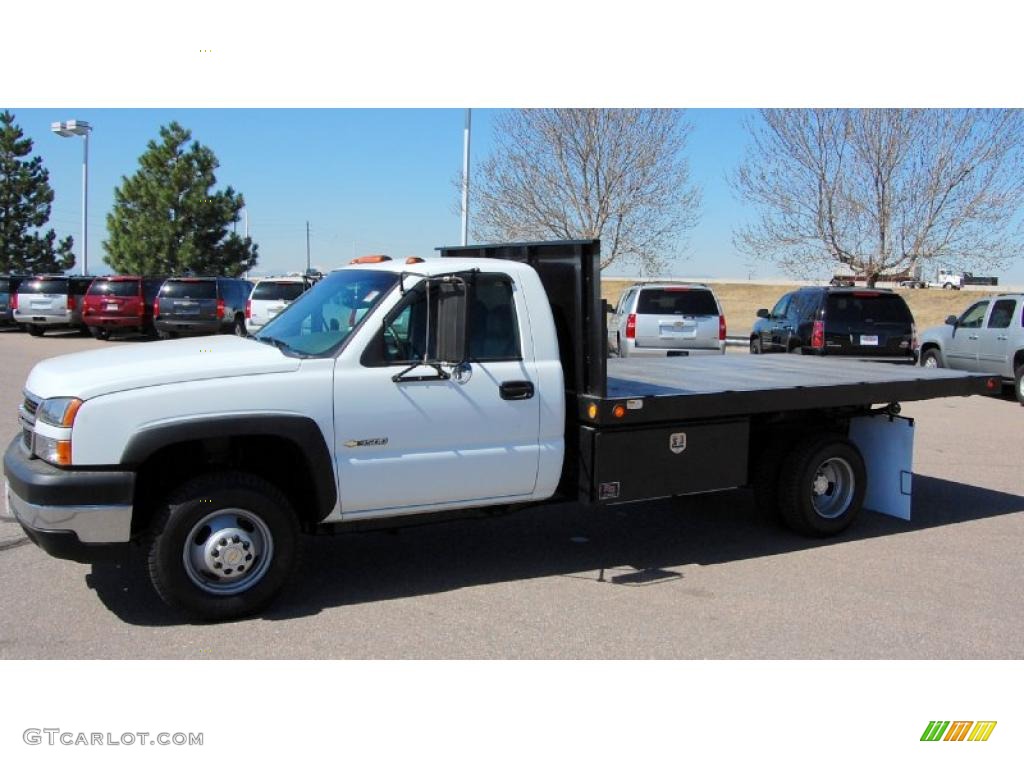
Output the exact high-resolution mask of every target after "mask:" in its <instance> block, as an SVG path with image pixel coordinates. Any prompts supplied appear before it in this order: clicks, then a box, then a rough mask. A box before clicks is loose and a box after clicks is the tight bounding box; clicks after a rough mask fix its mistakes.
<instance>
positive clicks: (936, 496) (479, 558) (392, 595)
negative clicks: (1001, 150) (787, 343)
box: [0, 330, 1024, 659]
mask: <svg viewBox="0 0 1024 768" xmlns="http://www.w3.org/2000/svg"><path fill="white" fill-rule="evenodd" d="M109 343H112V344H136V343H146V342H143V341H137V340H124V341H113V342H109ZM103 346H105V343H104V342H99V341H95V340H93V339H91V338H82V337H80V336H77V335H71V334H53V335H50V334H48V335H47V336H45V337H43V338H31V337H29V336H28V335H27V334H23V333H19V332H12V331H4V330H0V361H2V364H0V439H2V440H3V445H4V447H6V445H7V443H8V442H9V441H10V440H11V438H13V436H14V435H15V434H16V433H17V429H18V427H17V419H16V411H17V406H18V403H19V402H20V400H21V388H22V386H23V385H24V381H25V378H26V376H27V374H28V371H29V370H30V368H31V367H32V365H33V364H34V363H35V362H37V361H39V360H41V359H43V358H46V357H50V356H53V355H58V354H66V353H70V352H77V351H84V350H88V349H94V348H99V347H103ZM904 415H907V416H911V417H913V418H915V419H916V420H917V436H916V448H915V470H916V471H915V477H914V506H913V520H912V521H911V522H909V523H907V522H903V521H900V520H896V519H893V518H888V517H884V516H882V515H878V514H875V513H871V512H866V513H865V514H864V515H863V517H862V518H861V519H860V520H859V521H858V522H857V523H856V524H855V525H854V526H853V528H852V529H851V530H850V531H848V532H847V533H846V534H844V535H842V536H840V537H839V538H836V539H830V540H826V541H812V540H807V539H804V538H801V537H798V536H796V535H795V534H791V533H789V532H787V531H786V530H784V529H782V528H780V527H779V526H777V525H776V524H775V523H774V522H773V521H771V520H768V519H765V518H764V516H762V515H761V514H759V512H758V511H757V510H756V509H755V508H754V504H753V499H752V496H751V494H750V493H749V492H747V491H745V490H736V491H730V492H726V493H721V494H717V495H712V496H703V497H701V496H698V497H691V498H688V499H685V500H681V501H675V502H657V503H648V504H644V505H640V506H637V507H632V508H629V509H621V508H620V509H611V510H608V511H604V512H597V513H593V512H591V513H588V512H584V511H582V510H580V509H578V508H576V507H573V506H560V507H548V508H541V509H536V510H531V511H527V512H522V513H519V514H516V515H510V516H505V517H499V518H493V519H488V520H485V521H464V522H456V523H444V524H438V525H431V526H424V527H420V528H414V529H406V530H403V531H401V532H398V533H387V532H377V533H351V534H343V535H338V536H336V537H320V538H316V539H308V540H307V541H306V542H305V548H304V563H303V566H302V569H301V571H300V573H299V575H298V577H297V578H296V580H295V581H294V583H293V584H292V585H291V586H290V587H289V588H288V590H287V591H286V592H285V593H284V594H283V595H282V596H281V599H280V600H279V601H278V602H277V603H275V605H274V606H273V607H272V608H271V610H270V611H269V612H268V613H266V614H265V615H263V616H261V617H259V618H253V619H248V620H244V621H239V622H235V623H231V624H220V625H211V624H196V623H192V622H190V620H189V619H188V618H187V617H185V616H183V615H181V614H178V613H176V612H173V611H171V610H170V609H168V608H166V607H165V606H164V604H163V603H162V602H161V601H160V600H159V598H157V596H156V595H155V593H154V592H153V590H152V588H151V587H150V586H149V583H148V581H147V579H146V578H145V576H144V575H143V572H142V568H141V561H139V562H135V563H130V564H128V565H125V566H115V565H102V566H99V565H98V566H89V565H81V564H77V563H71V562H65V561H59V560H55V559H53V558H51V557H49V556H47V555H45V554H44V553H43V552H42V551H40V550H38V549H37V548H36V547H34V546H32V545H31V544H29V543H27V542H26V540H25V539H24V537H23V536H22V535H21V532H20V529H18V528H17V527H16V526H15V525H13V524H10V523H0V584H2V585H3V587H2V588H0V657H2V658H8V659H10V658H114V659H129V658H131V659H134V658H145V659H163V658H680V659H689V658H766V659H788V658H854V659H865V658H896V659H904V658H935V659H956V658H965V659H976V658H977V659H982V658H984V659H1008V658H1013V659H1018V658H1021V657H1022V655H1024V573H1022V569H1021V567H1020V553H1021V551H1022V550H1024V473H1022V471H1021V463H1022V462H1021V459H1022V457H1024V429H1022V426H1024V408H1021V407H1020V406H1019V405H1018V404H1017V403H1016V401H1014V400H1013V398H1012V397H1011V396H1009V395H1006V396H1004V397H1002V398H998V397H972V398H966V399H963V398H955V399H946V400H938V401H932V402H925V403H909V404H907V405H906V406H905V407H904Z"/></svg>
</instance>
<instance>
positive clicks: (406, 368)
mask: <svg viewBox="0 0 1024 768" xmlns="http://www.w3.org/2000/svg"><path fill="white" fill-rule="evenodd" d="M426 294H427V292H426V291H425V290H424V289H423V284H422V283H421V284H420V286H418V287H417V288H415V289H413V290H408V291H407V292H406V295H405V297H404V298H403V299H402V300H401V301H400V302H399V303H398V304H397V305H396V306H395V308H394V309H392V310H391V311H390V312H389V313H388V314H387V316H386V317H385V318H384V320H383V323H382V325H381V328H380V330H379V331H378V332H377V334H376V336H375V337H374V338H373V340H372V341H371V342H370V343H369V345H368V346H367V348H366V349H365V350H364V351H363V352H362V356H361V358H360V360H359V362H358V364H357V365H351V364H349V365H347V366H346V367H345V368H344V370H342V369H341V368H338V369H336V372H335V440H336V446H335V447H336V456H337V462H338V473H339V479H340V493H341V504H342V512H343V513H345V514H349V513H353V512H369V511H375V510H390V511H394V510H395V509H401V508H409V509H410V511H415V508H422V507H435V506H443V505H449V504H450V505H458V506H465V505H466V504H470V503H473V502H479V501H486V500H494V499H511V498H515V497H528V496H529V495H530V494H532V493H533V490H534V488H535V487H536V482H537V469H538V460H539V458H538V457H539V452H540V448H539V446H538V435H539V419H540V406H539V401H540V397H539V393H538V392H537V391H536V386H537V374H536V366H535V363H534V361H533V348H532V336H531V330H530V325H529V316H528V314H527V313H526V311H525V307H524V306H523V305H522V295H521V293H520V292H519V291H518V290H517V289H516V286H515V285H514V283H513V282H512V280H511V279H510V278H509V277H508V276H506V275H503V274H478V275H476V277H475V278H474V279H473V280H471V281H470V283H469V291H468V297H467V298H468V311H467V315H468V320H469V327H468V336H469V338H468V344H467V347H468V357H469V359H468V362H467V363H466V364H465V365H464V366H462V367H461V368H460V369H456V370H454V371H451V369H448V371H445V370H444V368H442V371H443V372H444V373H449V372H451V374H452V375H451V378H445V377H444V376H443V375H441V374H440V373H439V372H438V371H437V370H436V369H435V368H433V367H431V366H427V365H415V363H416V361H418V360H422V358H423V355H424V352H426V354H427V355H428V357H429V356H431V355H432V354H433V353H434V349H436V347H435V346H434V345H435V344H436V339H437V330H436V328H437V323H436V318H437V314H436V297H437V294H438V291H437V289H436V288H435V289H434V290H433V293H432V300H431V302H428V300H427V295H426ZM350 362H351V361H350ZM339 365H340V363H339Z"/></svg>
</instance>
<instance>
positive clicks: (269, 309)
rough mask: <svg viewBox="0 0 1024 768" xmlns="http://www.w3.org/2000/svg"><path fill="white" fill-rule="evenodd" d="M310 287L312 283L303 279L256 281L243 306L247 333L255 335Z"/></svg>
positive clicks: (280, 278)
mask: <svg viewBox="0 0 1024 768" xmlns="http://www.w3.org/2000/svg"><path fill="white" fill-rule="evenodd" d="M311 285H312V282H311V281H310V280H309V279H308V278H304V277H292V276H288V277H266V278H263V279H262V280H257V281H256V284H255V285H254V286H253V289H252V293H251V294H250V295H249V300H248V301H247V302H246V304H245V326H246V328H247V329H248V331H249V333H256V331H258V330H259V329H260V328H262V327H263V326H264V325H266V324H267V323H269V322H270V321H271V320H273V319H274V318H275V317H277V315H278V314H279V313H280V312H281V311H282V310H283V309H284V308H285V307H287V306H288V305H289V304H291V303H292V302H293V301H295V299H297V298H299V296H301V295H302V294H303V293H304V292H305V291H307V290H308V289H309V288H310V286H311Z"/></svg>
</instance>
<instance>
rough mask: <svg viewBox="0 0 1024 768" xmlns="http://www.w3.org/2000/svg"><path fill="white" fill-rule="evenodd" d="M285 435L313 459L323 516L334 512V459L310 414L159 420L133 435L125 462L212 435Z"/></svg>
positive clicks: (140, 461)
mask: <svg viewBox="0 0 1024 768" xmlns="http://www.w3.org/2000/svg"><path fill="white" fill-rule="evenodd" d="M264 435H271V436H273V437H281V438H284V439H285V440H288V441H290V442H292V443H294V444H295V445H296V447H297V448H298V449H299V451H300V452H301V454H302V455H303V456H304V457H305V459H306V461H307V462H308V463H309V469H310V475H311V476H312V478H313V484H314V486H315V491H316V498H317V507H318V512H319V519H320V520H322V519H324V518H325V517H327V515H329V514H330V513H331V511H332V510H333V509H334V505H335V504H336V503H337V501H338V485H337V480H336V478H335V475H334V462H333V461H332V460H331V453H330V451H329V450H328V448H327V442H326V440H325V439H324V435H323V432H321V431H320V427H319V426H317V423H316V422H315V421H313V419H311V418H309V417H308V416H297V415H296V416H290V415H284V414H247V415H234V416H210V417H206V418H202V419H190V420H187V421H180V422H172V423H169V424H159V425H157V426H153V427H149V428H146V429H143V430H140V431H139V432H136V433H135V434H134V435H132V437H131V439H130V440H129V441H128V444H127V445H126V446H125V447H124V451H123V452H122V453H121V464H122V465H125V466H131V467H138V466H141V465H142V464H143V462H145V461H146V459H148V458H149V457H150V456H152V455H153V454H154V453H156V452H157V451H158V450H160V449H161V448H165V447H167V446H169V445H174V444H176V443H186V442H192V441H194V440H209V439H212V438H225V437H230V438H238V437H247V436H264Z"/></svg>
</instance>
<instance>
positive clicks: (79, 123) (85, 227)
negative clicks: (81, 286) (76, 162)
mask: <svg viewBox="0 0 1024 768" xmlns="http://www.w3.org/2000/svg"><path fill="white" fill-rule="evenodd" d="M50 130H51V131H53V132H54V133H56V134H57V135H58V136H63V137H64V138H68V137H70V136H81V137H82V138H84V139H85V144H84V152H83V154H82V274H83V275H88V274H89V219H88V216H89V133H90V132H91V131H92V126H91V125H89V124H88V123H87V122H85V121H84V120H68V121H66V122H63V123H61V122H57V123H52V124H51V125H50Z"/></svg>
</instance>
